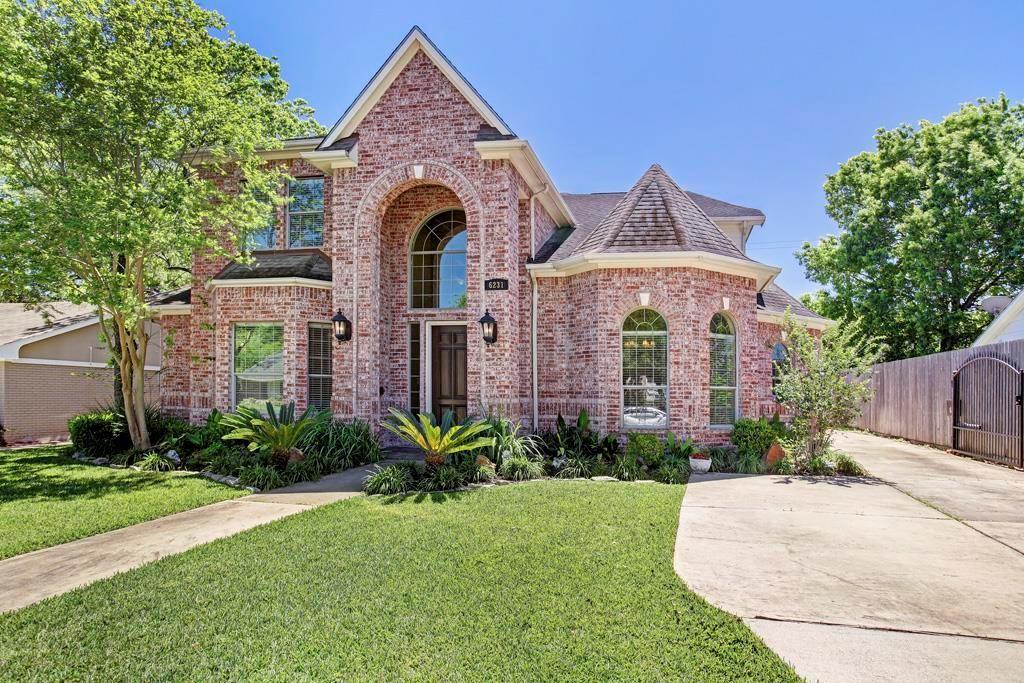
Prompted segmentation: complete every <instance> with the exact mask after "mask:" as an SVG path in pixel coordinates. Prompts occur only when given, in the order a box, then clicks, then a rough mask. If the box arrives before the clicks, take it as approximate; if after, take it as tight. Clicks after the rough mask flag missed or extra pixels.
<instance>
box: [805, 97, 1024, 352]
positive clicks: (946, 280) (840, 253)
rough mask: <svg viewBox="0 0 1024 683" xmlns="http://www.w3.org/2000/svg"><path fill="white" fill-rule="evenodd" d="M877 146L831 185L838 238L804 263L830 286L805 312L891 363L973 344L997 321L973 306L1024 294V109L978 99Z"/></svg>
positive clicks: (813, 249)
mask: <svg viewBox="0 0 1024 683" xmlns="http://www.w3.org/2000/svg"><path fill="white" fill-rule="evenodd" d="M875 141H876V144H877V149H876V150H875V151H871V152H863V153H861V154H858V155H857V156H855V157H853V158H852V159H850V160H849V161H847V162H846V163H844V164H843V165H842V166H841V167H840V169H839V171H838V172H837V173H836V174H834V175H832V176H830V177H829V178H828V181H827V182H826V183H825V195H826V202H827V204H826V209H827V212H828V215H829V216H831V217H832V218H833V219H834V220H835V221H836V223H838V224H839V233H838V234H837V235H829V236H826V237H825V238H823V239H822V240H821V241H820V242H819V243H818V244H816V245H813V246H812V245H810V244H805V245H804V247H803V248H802V249H801V251H800V252H799V253H798V254H797V257H798V258H799V260H800V261H801V263H802V264H803V265H804V268H805V269H806V272H807V275H808V277H810V278H812V279H814V280H816V281H817V282H820V283H822V284H824V285H826V288H825V289H824V290H822V291H821V292H817V293H815V294H814V295H812V296H811V297H808V302H809V303H810V305H811V306H813V307H815V308H816V309H817V310H819V311H820V312H821V313H823V314H824V315H827V316H829V317H832V318H836V319H842V320H860V321H861V322H862V323H863V325H862V329H864V330H865V332H866V333H870V334H872V335H877V336H879V337H880V338H881V339H882V340H883V341H885V342H886V344H887V346H888V348H889V353H888V357H889V358H890V359H896V358H907V357H911V356H916V355H922V354H927V353H934V352H937V351H947V350H951V349H956V348H960V347H963V346H965V345H968V344H970V343H971V341H973V340H974V338H975V337H976V336H977V335H978V334H979V333H980V331H981V330H982V328H983V327H984V326H985V325H986V324H987V323H988V321H989V320H990V317H989V316H988V315H987V314H986V313H984V312H983V311H981V310H979V309H978V308H977V305H978V302H979V301H980V300H981V299H983V298H984V297H986V296H988V295H991V294H1011V293H1014V292H1016V291H1018V290H1019V289H1021V288H1024V259H1022V256H1024V107H1022V106H1021V105H1013V104H1011V103H1010V102H1009V101H1008V100H1007V99H1006V97H1005V96H1001V97H999V98H998V99H996V100H994V101H988V100H978V102H977V103H976V104H967V105H964V106H963V107H961V108H960V110H959V111H957V112H955V113H953V114H950V115H949V116H947V117H946V118H945V119H943V120H942V121H940V122H938V123H930V122H928V121H922V122H921V124H920V125H919V126H917V127H912V126H906V125H904V126H900V127H899V128H895V129H893V130H879V131H878V132H877V133H876V135H875Z"/></svg>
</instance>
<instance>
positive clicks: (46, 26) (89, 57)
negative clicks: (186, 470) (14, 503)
mask: <svg viewBox="0 0 1024 683" xmlns="http://www.w3.org/2000/svg"><path fill="white" fill-rule="evenodd" d="M224 29H225V22H224V19H223V18H222V17H221V16H220V15H219V14H217V13H215V12H210V11H208V10H205V9H203V8H201V7H199V6H198V5H197V4H195V2H193V1H192V0H0V291H3V292H14V293H17V294H18V297H17V300H19V301H23V302H27V303H39V302H43V301H47V300H54V299H67V300H70V301H73V302H75V303H88V304H91V305H93V306H94V307H95V308H96V310H97V313H98V315H99V319H100V323H101V325H102V327H103V330H104V336H105V337H106V340H107V345H108V347H109V348H110V353H111V356H112V358H113V360H114V362H115V364H116V367H117V369H118V371H119V376H120V382H121V388H122V396H123V399H124V404H123V405H124V414H125V419H126V422H127V426H128V431H129V433H130V434H131V439H132V443H133V444H134V445H135V446H138V447H143V448H145V447H148V446H149V445H150V439H149V433H148V430H147V428H146V421H145V416H144V407H145V406H144V400H145V399H144V397H145V393H144V391H145V389H144V366H145V357H146V349H147V345H148V343H149V332H148V329H147V327H146V319H147V317H148V316H149V314H150V311H149V309H148V302H149V298H150V296H151V295H152V293H153V292H154V291H157V290H160V289H164V288H166V287H168V286H169V285H174V284H177V283H179V282H180V281H181V280H182V279H183V278H187V275H186V274H187V273H188V272H189V271H190V270H191V256H192V254H193V253H194V252H196V251H207V252H210V253H213V254H215V255H220V256H224V257H229V258H231V257H236V256H237V255H238V254H239V253H240V252H244V244H245V240H246V236H247V233H248V232H250V231H252V230H255V229H258V228H260V227H264V226H265V225H266V222H267V218H268V214H269V213H270V211H271V209H272V206H273V203H274V202H275V201H277V202H279V201H281V200H279V199H271V198H272V197H275V198H276V188H277V187H278V186H279V184H280V183H282V182H283V181H284V180H285V176H284V174H283V172H282V171H281V170H280V169H278V168H274V167H269V166H267V164H265V162H264V161H263V159H262V157H261V156H260V155H259V153H258V150H260V149H268V148H273V147H275V146H279V144H280V143H279V142H278V138H280V137H289V136H296V135H303V134H307V133H310V132H318V131H320V130H322V129H321V128H320V127H319V126H318V125H317V124H316V122H315V121H313V120H312V119H311V118H310V117H311V114H312V111H311V110H310V109H309V108H308V107H307V106H306V105H305V103H303V102H302V101H301V100H295V101H289V100H286V99H285V96H286V95H287V92H288V86H287V84H286V83H285V82H284V81H283V80H282V79H281V77H280V73H279V68H278V65H277V63H276V62H275V61H274V60H273V59H270V58H268V57H263V56H262V55H260V54H258V53H257V52H256V51H255V50H253V49H252V48H251V47H249V46H248V45H245V44H243V43H240V42H238V41H236V40H235V39H234V37H233V36H232V35H231V34H230V33H228V34H226V36H225V37H221V36H222V35H223V31H224ZM224 176H227V177H231V178H233V179H234V180H235V181H236V182H234V183H231V184H229V185H224V186H222V185H221V184H218V183H217V182H215V179H216V178H220V177H224ZM241 182H244V183H245V185H246V190H245V191H244V192H238V191H236V189H237V187H238V184H239V183H241Z"/></svg>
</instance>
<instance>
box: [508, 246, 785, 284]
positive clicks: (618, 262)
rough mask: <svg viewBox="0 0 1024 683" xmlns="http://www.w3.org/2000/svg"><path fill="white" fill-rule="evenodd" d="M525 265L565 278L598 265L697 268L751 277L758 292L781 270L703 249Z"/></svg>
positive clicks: (603, 255)
mask: <svg viewBox="0 0 1024 683" xmlns="http://www.w3.org/2000/svg"><path fill="white" fill-rule="evenodd" d="M526 268H527V270H529V271H530V272H531V273H532V274H535V275H536V276H537V277H567V276H569V275H576V274H577V273H583V272H586V271H588V270H595V269H601V268H603V269H608V268H699V269H701V270H710V271H713V272H716V273H727V274H729V275H739V276H741V277H749V278H752V279H754V280H755V281H756V282H757V290H758V291H761V290H762V289H764V288H765V286H766V285H768V284H769V283H770V282H771V281H772V280H774V279H775V276H776V275H778V274H779V273H781V272H782V269H781V268H777V267H775V266H767V265H765V264H763V263H757V262H756V261H747V260H746V259H739V258H734V257H732V256H720V255H718V254H711V253H708V252H706V251H649V252H634V253H624V254H608V253H597V254H579V255H577V256H570V257H569V258H567V259H562V260H560V261H555V262H554V263H528V264H527V265H526Z"/></svg>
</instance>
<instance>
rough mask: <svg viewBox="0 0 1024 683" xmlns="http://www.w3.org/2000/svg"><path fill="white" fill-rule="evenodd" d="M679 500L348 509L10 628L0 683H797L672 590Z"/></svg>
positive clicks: (50, 606)
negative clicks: (402, 682) (221, 682)
mask: <svg viewBox="0 0 1024 683" xmlns="http://www.w3.org/2000/svg"><path fill="white" fill-rule="evenodd" d="M682 495H683V487H680V486H675V487H671V486H665V485H661V484H624V483H623V484H618V483H612V484H608V483H596V482H570V481H545V482H531V483H526V484H518V485H514V486H503V487H495V488H490V489H485V490H478V491H473V492H467V493H455V494H447V495H445V494H433V495H415V496H410V497H406V498H401V499H386V498H380V497H372V498H365V497H359V498H353V499H349V500H346V501H342V502H340V503H336V504H334V505H330V506H327V507H323V508H319V509H316V510H312V511H310V512H305V513H302V514H299V515H295V516H293V517H289V518H286V519H283V520H280V521H278V522H275V523H273V524H270V525H267V526H264V527H260V528H256V529H252V530H250V531H247V532H244V533H242V534H239V535H237V536H234V537H232V538H228V539H223V540H221V541H217V542H214V543H211V544H209V545H206V546H201V547H198V548H194V549H192V550H190V551H188V552H186V553H184V554H182V555H178V556H174V557H170V558H167V559H164V560H162V561H160V562H157V563H154V564H151V565H148V566H145V567H142V568H140V569H137V570H134V571H131V572H128V573H125V574H121V575H119V576H116V577H114V578H112V579H108V580H105V581H102V582H100V583H97V584H94V585H92V586H90V587H87V588H84V589H81V590H78V591H75V592H73V593H70V594H67V595H64V596H62V597H58V598H55V599H52V600H49V601H46V602H43V603H40V604H38V605H35V606H33V607H29V608H27V609H24V610H21V611H19V612H14V613H11V614H8V615H0V678H2V679H4V680H19V681H22V680H32V679H47V680H66V679H75V680H79V679H88V680H102V681H123V680H151V679H152V680H209V679H229V680H252V679H257V680H346V681H348V680H372V681H387V680H395V679H416V680H424V681H435V680H474V681H475V680H502V681H523V680H531V681H537V680H542V681H565V680H613V679H614V680H659V681H660V680H681V679H686V680H701V681H706V680H730V679H749V680H795V678H796V677H795V675H794V674H793V673H792V671H791V670H790V669H788V668H787V667H786V666H785V665H784V664H783V662H782V661H781V660H780V659H779V658H778V657H777V656H775V655H774V654H773V653H772V652H771V651H769V650H768V649H767V648H766V647H765V646H764V645H763V644H762V643H761V642H760V641H759V640H758V639H757V638H756V637H755V636H754V635H753V634H752V633H751V632H750V631H749V630H748V629H747V628H746V627H745V626H744V625H743V623H742V622H741V621H739V620H738V619H736V618H734V617H731V616H729V615H727V614H725V613H723V612H721V611H719V610H717V609H715V608H713V607H711V606H710V605H708V604H707V603H705V602H704V601H703V600H701V599H700V598H698V597H697V596H696V595H694V594H693V593H691V592H690V591H688V590H687V589H686V588H684V586H683V585H682V583H681V582H680V580H679V579H678V578H677V577H676V575H675V574H674V573H673V571H672V546H673V541H674V536H675V530H676V524H677V519H678V514H679V504H680V501H681V499H682ZM709 571H713V568H710V567H709Z"/></svg>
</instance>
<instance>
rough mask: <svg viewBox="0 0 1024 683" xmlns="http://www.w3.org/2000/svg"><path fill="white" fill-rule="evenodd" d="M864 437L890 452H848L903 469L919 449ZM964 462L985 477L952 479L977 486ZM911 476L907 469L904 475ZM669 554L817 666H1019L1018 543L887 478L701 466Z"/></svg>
mask: <svg viewBox="0 0 1024 683" xmlns="http://www.w3.org/2000/svg"><path fill="white" fill-rule="evenodd" d="M846 438H847V437H846V436H844V439H846ZM850 438H852V437H850ZM872 438H877V437H872ZM858 439H860V436H859V435H858ZM881 441H886V440H881ZM851 443H852V441H844V442H843V444H844V446H849V445H850V444H851ZM858 443H861V444H862V445H864V446H865V449H866V450H865V452H866V451H868V450H870V451H871V452H872V453H875V452H885V453H888V455H886V456H882V455H878V456H876V455H872V456H864V457H862V456H861V455H860V454H858V453H853V454H854V455H855V457H857V458H858V460H860V461H861V462H862V463H863V464H864V465H865V466H866V467H868V469H869V470H870V471H872V472H874V473H879V472H880V470H881V469H882V468H881V467H876V466H875V464H874V462H873V461H872V459H873V458H876V457H877V458H878V459H879V461H881V460H882V458H883V457H885V458H888V459H890V460H892V461H893V463H892V464H891V465H890V466H891V467H893V468H894V470H893V471H896V469H897V465H898V463H900V462H902V460H904V459H906V458H912V457H914V455H913V453H910V452H902V451H900V452H889V451H888V450H887V449H888V448H889V447H890V444H887V443H883V444H874V443H870V442H869V441H868V440H863V441H858ZM851 450H852V449H851ZM898 450H899V449H898ZM944 457H946V458H953V457H954V456H949V455H945V456H944ZM966 463H967V465H968V467H969V468H970V467H981V468H987V467H988V466H987V465H984V464H981V463H973V462H971V461H966ZM912 465H913V463H912V464H910V465H908V464H904V465H900V466H899V468H901V469H902V470H904V471H906V470H907V469H908V468H911V467H912ZM924 471H925V472H929V471H931V470H930V469H929V468H924ZM970 472H973V473H974V477H975V478H977V479H983V476H982V475H980V474H977V472H975V471H974V470H969V473H967V474H954V475H951V476H952V480H951V481H950V482H949V485H950V486H952V487H954V488H955V487H957V486H961V485H964V486H969V484H968V483H967V482H969V481H971V480H972V477H971V474H970ZM1013 474H1015V475H1019V476H1022V477H1024V474H1022V473H1013ZM1010 479H1011V480H1012V477H1011V478H1010ZM916 482H917V479H916V478H915V477H913V476H911V475H908V476H907V478H906V479H905V480H904V481H903V483H902V484H901V488H902V487H903V486H906V487H908V488H913V487H914V486H916V485H918V484H917V483H916ZM919 485H920V486H923V485H924V484H923V483H922V484H919ZM1011 485H1012V484H1007V486H1011ZM675 567H676V571H677V572H678V573H679V575H680V576H681V577H682V578H683V580H684V581H686V583H687V584H688V585H689V586H690V587H691V588H693V589H694V590H695V591H697V592H698V593H700V594H701V595H702V596H704V597H705V598H707V599H708V600H709V601H710V602H712V603H713V604H715V605H716V606H718V607H720V608H722V609H724V610H726V611H728V612H731V613H733V614H735V615H737V616H739V617H741V618H743V619H744V620H745V621H746V623H747V624H748V625H750V627H751V628H752V629H753V630H754V631H755V632H757V633H758V634H759V635H760V636H761V637H762V638H763V639H764V640H765V642H766V643H767V644H768V645H769V646H770V647H771V648H772V649H774V650H775V651H776V652H778V653H779V654H780V655H781V656H782V657H783V658H784V659H786V660H787V661H789V662H790V663H792V664H793V665H794V667H795V668H796V670H797V672H798V673H800V674H801V675H803V676H805V677H807V678H808V679H809V680H831V681H877V680H900V681H938V680H981V679H983V680H1019V679H1020V676H1021V672H1022V671H1024V555H1021V553H1019V552H1018V551H1017V550H1015V549H1014V548H1012V547H1009V546H1008V545H1006V544H1004V543H1003V542H1000V541H999V540H995V539H993V538H991V537H989V536H987V535H985V534H984V533H981V532H979V531H978V530H976V529H974V528H972V527H971V526H968V525H966V524H964V523H961V522H960V521H958V519H955V518H953V517H951V516H950V515H948V514H946V513H945V512H943V511H941V510H939V509H935V508H934V507H930V506H929V505H925V504H923V503H921V502H919V501H918V500H915V499H914V498H912V497H910V496H908V495H906V494H904V493H902V492H901V491H900V490H898V489H897V488H895V487H894V486H890V485H889V484H887V483H886V482H885V481H882V480H880V479H873V478H863V479H860V478H837V479H825V478H810V477H808V478H803V477H777V476H755V477H749V476H740V475H709V476H704V477H700V476H695V477H693V478H692V479H691V480H690V484H689V485H688V486H687V491H686V496H685V498H684V500H683V506H682V509H681V512H680V524H679V531H678V538H677V542H676V553H675Z"/></svg>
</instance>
